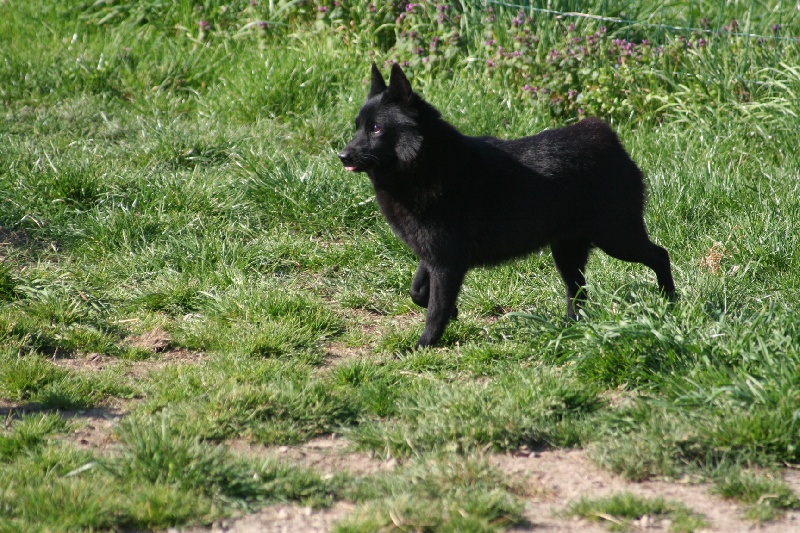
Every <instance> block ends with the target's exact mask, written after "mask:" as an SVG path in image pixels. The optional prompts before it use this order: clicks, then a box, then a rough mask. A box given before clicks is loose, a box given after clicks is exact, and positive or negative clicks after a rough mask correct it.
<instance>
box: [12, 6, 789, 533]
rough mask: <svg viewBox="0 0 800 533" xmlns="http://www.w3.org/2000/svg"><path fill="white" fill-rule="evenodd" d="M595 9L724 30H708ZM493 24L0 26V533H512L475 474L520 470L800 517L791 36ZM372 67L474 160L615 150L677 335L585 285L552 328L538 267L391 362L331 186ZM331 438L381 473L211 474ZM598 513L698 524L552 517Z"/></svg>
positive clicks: (123, 13) (512, 269) (20, 15)
mask: <svg viewBox="0 0 800 533" xmlns="http://www.w3.org/2000/svg"><path fill="white" fill-rule="evenodd" d="M553 5H555V6H556V7H563V8H564V10H571V9H574V6H571V4H568V3H566V2H564V3H563V6H562V5H561V4H558V3H557V2H556V3H554V4H553ZM598 5H599V2H598ZM603 6H604V10H605V11H604V13H605V15H607V16H609V17H611V16H614V17H620V18H625V17H638V19H639V20H654V19H653V17H655V16H656V15H655V14H661V15H662V16H671V17H673V19H670V21H671V22H672V23H674V24H676V25H688V24H693V25H699V24H700V23H699V22H698V21H699V20H700V19H701V18H703V17H708V20H710V21H717V22H719V24H720V26H713V29H714V30H716V29H717V28H721V25H722V24H723V23H725V22H726V21H728V18H726V19H725V20H718V19H719V17H720V16H721V15H722V13H720V11H719V7H718V3H714V4H713V5H711V4H709V5H706V3H704V2H700V1H697V2H692V3H691V6H692V9H693V10H694V11H692V12H691V16H687V14H686V13H687V11H686V9H685V8H687V6H689V2H688V1H683V2H677V1H676V2H670V3H669V9H668V10H664V9H660V8H661V4H655V3H652V2H650V1H649V0H647V1H646V0H643V1H642V2H641V3H640V5H638V6H634V7H635V9H633V8H631V7H630V6H628V7H625V6H622V5H621V4H620V5H619V6H617V4H615V3H614V2H604V3H603ZM737 6H738V4H737ZM490 7H492V9H491V10H489V9H488V7H487V6H484V5H483V4H479V3H474V4H467V3H464V4H461V3H458V2H453V3H448V4H442V5H441V6H436V5H434V4H427V3H423V4H422V5H412V6H411V7H410V8H408V7H407V6H406V4H405V3H397V2H390V3H386V4H384V5H382V6H380V7H377V8H376V7H374V6H373V5H372V4H369V5H367V4H366V3H365V2H360V3H359V2H341V3H340V2H330V3H328V2H325V1H322V2H320V1H312V2H300V3H298V2H274V3H273V2H266V1H260V2H249V1H230V2H222V1H212V0H206V1H204V2H202V1H201V2H196V1H176V2H162V1H160V0H146V1H141V2H131V3H129V2H121V1H114V0H109V1H107V2H91V1H85V0H69V1H65V2H57V3H54V2H45V1H43V0H37V1H31V2H21V1H16V0H9V1H6V2H0V101H2V105H3V108H2V112H3V114H4V119H3V120H2V121H0V414H2V415H3V416H4V418H5V427H4V429H2V430H0V431H1V432H0V531H34V530H42V531H53V530H62V529H94V530H105V529H115V530H119V529H124V528H132V529H158V528H165V527H168V526H173V525H177V526H181V525H192V524H209V523H211V522H212V521H213V520H215V519H217V518H219V517H223V516H228V515H231V514H234V513H240V512H247V511H248V510H252V509H256V508H258V507H260V506H263V505H267V504H270V503H275V502H287V501H296V502H302V503H303V504H308V505H314V506H323V507H324V506H327V505H331V504H332V503H333V502H335V501H348V502H353V503H355V504H356V510H355V512H353V513H352V514H351V515H350V516H349V517H347V518H346V519H345V520H344V521H342V522H340V523H339V525H338V526H337V527H338V528H339V530H341V531H372V530H375V529H379V528H381V527H389V526H392V525H393V524H394V526H397V522H396V521H395V520H394V517H395V516H397V513H399V512H401V513H402V515H403V516H404V520H405V523H404V525H403V526H404V527H407V528H409V529H412V530H413V529H414V528H419V529H423V528H427V529H426V530H445V531H467V530H469V531H482V530H495V529H503V528H506V527H510V526H512V525H514V524H517V523H520V522H521V521H523V517H522V504H521V501H520V498H521V497H522V494H521V492H520V490H519V488H518V487H516V486H515V485H514V483H512V482H510V481H509V480H508V479H506V478H504V477H503V476H502V475H501V474H500V473H499V472H498V471H497V470H495V469H493V468H491V466H490V464H489V463H488V462H487V456H489V455H491V454H493V453H502V452H513V451H516V450H519V449H520V448H525V449H542V448H557V447H577V448H583V449H586V450H587V453H588V454H589V456H590V457H591V458H592V460H593V461H595V462H596V463H597V464H598V465H601V466H602V467H604V468H607V469H608V470H610V471H611V472H614V473H618V474H621V475H623V476H625V477H626V478H629V479H632V480H645V479H653V478H666V479H691V480H704V481H707V482H710V483H711V484H712V487H713V489H712V490H713V491H715V492H716V493H717V494H720V495H722V496H724V497H726V498H733V499H736V500H738V501H740V502H742V505H745V506H747V508H748V516H749V517H750V518H752V519H754V520H762V521H763V520H769V519H771V518H775V517H778V516H780V514H781V513H782V512H784V511H785V510H787V509H797V508H798V507H800V500H798V497H797V495H796V494H794V493H793V492H792V491H791V490H790V489H789V488H788V486H787V485H786V484H785V483H784V482H783V481H782V480H781V469H782V468H783V467H785V466H787V465H797V464H798V463H800V316H798V307H797V302H798V300H799V299H800V274H799V272H800V230H799V228H800V200H799V199H800V179H798V178H800V151H798V149H797V126H798V123H799V120H800V119H798V113H800V67H799V66H798V65H799V64H800V44H798V43H797V41H796V40H789V39H784V38H783V37H784V36H792V35H795V36H796V35H800V27H798V17H799V16H800V11H797V10H794V11H793V9H794V7H795V6H794V5H790V4H789V3H785V4H784V3H781V4H780V9H771V8H770V7H769V6H767V5H766V4H764V5H762V4H760V3H759V4H753V6H752V7H751V6H745V7H744V8H741V9H742V10H741V11H740V12H737V13H733V15H730V14H729V13H726V14H725V15H726V17H728V16H729V18H733V17H734V16H736V17H740V18H739V21H740V22H738V26H737V27H738V28H740V29H741V31H744V26H745V25H746V24H751V23H752V24H753V25H755V24H756V22H757V23H758V25H759V26H758V28H759V29H763V31H769V28H771V27H773V26H772V25H777V24H779V23H780V27H779V28H773V29H772V30H771V31H773V33H774V38H772V39H750V38H746V37H742V36H741V35H737V29H736V28H730V27H729V28H728V29H726V30H720V32H709V33H703V32H695V33H688V34H682V35H679V34H674V33H670V32H667V31H662V30H661V29H659V28H658V27H654V26H636V27H630V26H627V25H623V24H621V23H609V22H602V21H597V20H592V19H580V18H575V19H556V18H552V17H548V16H545V15H539V14H536V13H534V12H527V13H525V12H523V13H520V12H519V10H518V9H516V8H507V9H506V8H503V7H501V6H500V5H493V6H490ZM596 7H597V6H595V8H596ZM773 7H774V6H773ZM680 8H684V9H680ZM734 8H736V9H739V8H737V7H736V6H734V7H732V8H731V9H734ZM748 8H749V9H748ZM626 9H627V10H628V11H626ZM596 12H598V13H599V9H598V10H597V11H596ZM675 17H677V18H675ZM751 21H752V22H751ZM727 24H728V25H729V26H730V25H731V24H730V22H729V21H728V22H727ZM754 29H755V26H754ZM373 60H375V61H377V62H378V63H379V65H384V64H388V62H391V61H394V60H397V61H400V62H403V63H404V64H407V65H408V67H407V72H408V73H409V76H410V77H411V80H412V83H413V84H414V86H415V88H416V89H417V90H419V91H420V92H421V93H422V94H423V95H424V96H425V97H426V98H427V99H428V100H429V101H431V102H432V103H433V104H434V105H436V106H437V107H439V109H440V110H441V111H442V112H443V114H444V115H445V117H447V118H448V119H449V120H450V121H451V122H453V123H454V124H455V125H457V126H458V127H459V128H460V129H461V130H462V131H464V132H466V133H470V134H476V135H477V134H485V133H492V134H496V135H498V136H503V137H513V136H522V135H528V134H531V133H533V132H537V131H539V130H541V129H543V128H546V127H552V126H557V125H562V124H566V123H570V122H573V121H575V120H577V119H579V118H580V117H581V116H584V115H599V116H601V117H602V118H604V119H606V120H608V121H610V122H611V123H612V124H613V125H614V127H615V129H616V130H617V131H618V132H619V134H620V136H621V138H622V139H623V142H624V144H625V145H626V147H627V148H628V150H629V152H630V153H631V155H632V157H633V158H634V160H636V161H637V162H638V163H639V164H640V166H641V167H642V169H643V170H644V172H645V174H646V176H647V181H648V187H649V203H648V208H647V214H646V219H647V223H648V228H649V230H650V233H651V235H652V237H653V238H654V240H655V241H656V242H658V243H659V244H661V245H662V246H664V247H665V248H667V249H668V250H669V252H670V254H671V257H672V259H673V264H674V267H673V268H674V275H675V280H676V285H677V287H678V292H679V295H680V296H679V299H678V301H677V302H675V303H673V304H670V303H668V302H666V301H664V299H662V298H661V297H660V296H659V295H658V294H657V292H656V291H655V289H654V287H655V281H654V279H653V276H652V273H651V272H650V271H647V270H646V269H644V268H643V267H641V266H636V265H628V264H622V263H620V262H618V261H614V260H611V259H610V258H608V257H606V256H604V255H603V254H601V253H598V254H595V255H593V257H592V258H591V260H590V263H589V266H588V273H587V274H588V275H587V278H588V281H589V289H590V290H589V294H590V296H589V303H588V304H587V306H586V309H585V315H586V316H585V317H584V319H583V320H581V321H579V322H577V323H575V324H564V323H563V322H562V320H561V316H562V313H563V301H562V299H563V295H562V293H563V288H562V284H561V281H560V279H559V277H558V274H557V273H556V271H555V268H554V267H553V265H552V260H551V258H550V256H549V253H547V252H546V251H545V252H543V253H541V254H535V255H533V256H531V257H530V258H528V259H526V260H522V261H517V262H514V263H511V264H508V265H504V266H501V267H499V268H495V269H492V270H477V271H474V272H471V273H470V274H469V275H468V277H467V281H466V283H465V286H464V290H463V292H462V294H461V296H460V300H459V309H460V315H459V319H458V321H457V322H454V323H452V324H451V325H450V326H449V328H448V330H447V333H446V336H445V339H444V342H443V346H442V347H439V348H435V349H426V350H413V346H414V343H415V341H416V339H417V338H418V336H419V334H420V332H421V330H422V324H423V320H424V313H423V312H422V311H421V310H420V309H418V308H416V307H415V306H414V305H413V303H412V302H411V300H410V297H409V295H408V288H409V285H410V281H411V276H412V274H413V271H414V268H415V258H414V257H413V255H412V254H411V253H410V252H409V251H408V250H407V249H406V248H405V247H404V246H403V245H402V244H401V243H400V242H399V241H398V240H397V239H396V238H395V237H394V236H393V235H392V233H391V231H390V230H389V229H388V228H387V226H386V224H385V223H384V222H383V220H382V219H381V217H380V215H379V213H378V212H377V208H376V206H375V203H374V201H373V197H372V190H371V188H370V186H369V183H368V180H367V179H366V177H365V176H364V175H352V174H350V173H346V172H345V171H344V170H343V169H342V168H341V164H340V163H339V162H338V160H337V158H336V153H337V152H338V150H340V149H341V147H342V146H344V144H345V143H346V142H347V140H348V139H349V137H350V135H351V133H352V129H353V127H352V119H353V118H354V116H355V114H356V112H357V110H358V108H359V106H360V104H361V102H363V99H364V96H365V93H366V83H367V79H368V75H369V64H370V62H371V61H373ZM87 412H91V413H104V414H106V415H108V416H112V415H113V418H114V420H115V423H114V427H113V433H112V434H111V435H110V436H109V438H108V442H107V444H106V445H103V446H85V445H82V444H81V443H80V442H79V438H78V437H76V435H79V434H81V430H82V428H83V425H84V423H85V422H82V421H83V420H84V415H85V413H87ZM332 434H336V435H339V436H340V438H344V439H346V440H347V442H349V443H350V445H351V446H352V447H353V449H356V450H363V451H368V452H370V453H373V454H375V455H376V456H378V457H382V458H388V457H393V458H395V459H396V460H397V461H398V465H399V466H398V467H397V468H396V469H394V470H393V471H391V472H383V473H376V474H372V475H352V474H349V473H347V472H343V473H341V474H340V475H335V476H327V475H322V474H321V473H320V472H318V471H315V470H314V469H313V468H305V467H298V466H297V465H291V464H289V463H285V462H280V461H273V460H268V461H263V460H255V459H253V458H248V457H247V456H244V455H240V454H237V453H234V452H233V451H231V449H229V446H228V445H229V444H230V443H232V442H241V441H247V442H250V443H256V444H263V445H266V446H290V445H296V444H300V443H304V442H307V441H308V440H310V439H313V438H316V437H320V436H326V435H332ZM432 501H433V502H436V505H431V504H430V502H432ZM598 506H599V508H600V511H597V510H596V509H597V508H598ZM617 508H622V509H623V510H622V511H619V516H621V517H622V518H621V520H627V519H629V518H633V517H634V516H629V515H628V514H625V513H629V512H633V513H634V515H635V514H636V512H637V511H630V509H631V508H634V509H639V508H643V509H645V510H644V511H641V512H639V515H641V514H642V513H645V514H646V513H656V514H658V513H666V514H669V513H672V514H675V515H676V516H677V518H675V522H676V523H678V522H680V523H681V524H684V526H682V527H684V529H683V530H686V531H691V530H693V529H695V528H699V527H702V524H703V521H702V519H701V518H698V517H696V516H695V515H694V514H692V512H691V510H688V509H685V508H683V507H681V506H679V505H675V504H673V503H670V502H664V501H651V502H641V501H636V500H635V498H632V497H630V495H620V496H619V497H617V498H611V499H609V500H597V501H588V500H585V501H584V500H582V501H581V502H577V503H575V504H574V505H573V506H572V507H571V508H570V510H569V512H571V513H573V514H575V515H579V516H583V515H586V514H587V513H588V514H592V513H597V512H603V513H607V514H614V513H615V512H616V511H614V510H613V509H617ZM593 509H594V510H593ZM615 516H616V515H615ZM670 516H671V515H670Z"/></svg>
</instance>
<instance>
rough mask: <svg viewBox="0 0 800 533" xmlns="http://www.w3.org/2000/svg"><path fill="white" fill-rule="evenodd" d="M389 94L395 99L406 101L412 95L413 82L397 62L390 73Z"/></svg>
mask: <svg viewBox="0 0 800 533" xmlns="http://www.w3.org/2000/svg"><path fill="white" fill-rule="evenodd" d="M389 96H390V97H391V99H392V100H395V101H400V102H403V101H406V100H408V99H409V97H410V96H411V82H409V81H408V78H406V75H405V73H404V72H403V69H402V68H400V65H398V64H397V63H395V64H394V65H392V73H391V74H390V75H389Z"/></svg>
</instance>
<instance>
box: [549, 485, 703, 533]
mask: <svg viewBox="0 0 800 533" xmlns="http://www.w3.org/2000/svg"><path fill="white" fill-rule="evenodd" d="M564 513H565V514H566V515H567V516H573V517H580V518H585V519H587V520H591V521H595V522H603V523H604V524H606V525H607V526H608V528H609V529H610V530H611V531H631V530H633V529H634V524H633V522H634V521H635V520H640V519H643V518H645V517H646V518H647V519H648V520H649V521H650V522H651V523H656V524H657V523H658V522H661V521H667V524H668V528H667V529H668V530H669V531H674V532H683V533H690V532H692V531H697V530H702V529H703V528H705V527H706V526H707V523H706V521H705V520H704V519H703V518H702V517H701V516H699V515H697V514H696V513H693V512H692V511H691V510H690V509H688V508H687V507H686V506H685V505H683V504H682V503H679V502H671V501H667V500H664V499H662V498H655V499H646V498H640V497H638V496H636V495H634V494H631V493H629V492H623V493H620V494H614V495H613V496H609V497H607V498H599V499H593V498H586V497H584V498H581V499H580V500H579V501H577V502H575V503H573V504H570V505H569V506H567V508H566V509H565V510H564ZM642 527H647V526H642Z"/></svg>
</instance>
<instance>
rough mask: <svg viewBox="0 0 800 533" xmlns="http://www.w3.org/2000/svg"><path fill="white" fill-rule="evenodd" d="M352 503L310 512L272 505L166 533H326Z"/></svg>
mask: <svg viewBox="0 0 800 533" xmlns="http://www.w3.org/2000/svg"><path fill="white" fill-rule="evenodd" d="M353 508H354V506H353V504H350V503H345V502H339V503H336V504H335V505H333V507H331V508H330V509H312V508H310V507H301V506H299V505H273V506H270V507H265V508H263V509H261V510H260V511H258V512H256V513H253V514H250V515H247V516H243V517H241V518H234V519H228V520H220V521H218V522H215V523H214V524H213V525H212V526H211V527H210V528H193V529H182V530H178V529H174V528H173V529H169V530H168V532H169V533H178V532H179V531H181V532H183V533H202V532H210V533H326V532H328V531H331V530H332V529H333V526H334V524H335V523H336V522H338V521H339V520H341V519H342V518H344V517H345V516H347V515H348V514H349V513H350V511H352V510H353Z"/></svg>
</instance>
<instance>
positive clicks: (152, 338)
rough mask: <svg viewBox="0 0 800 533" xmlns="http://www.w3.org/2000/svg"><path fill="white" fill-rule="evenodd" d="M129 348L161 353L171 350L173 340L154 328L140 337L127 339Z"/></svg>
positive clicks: (162, 331)
mask: <svg viewBox="0 0 800 533" xmlns="http://www.w3.org/2000/svg"><path fill="white" fill-rule="evenodd" d="M125 341H126V342H127V344H128V346H132V347H134V348H141V349H142V350H147V351H150V352H155V353H160V352H163V351H164V350H166V349H167V348H169V345H170V342H171V341H172V338H171V337H170V335H169V333H167V332H166V331H164V330H163V329H161V328H154V329H151V330H150V331H146V332H144V333H141V334H139V335H133V336H131V337H128V338H127V339H125Z"/></svg>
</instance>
